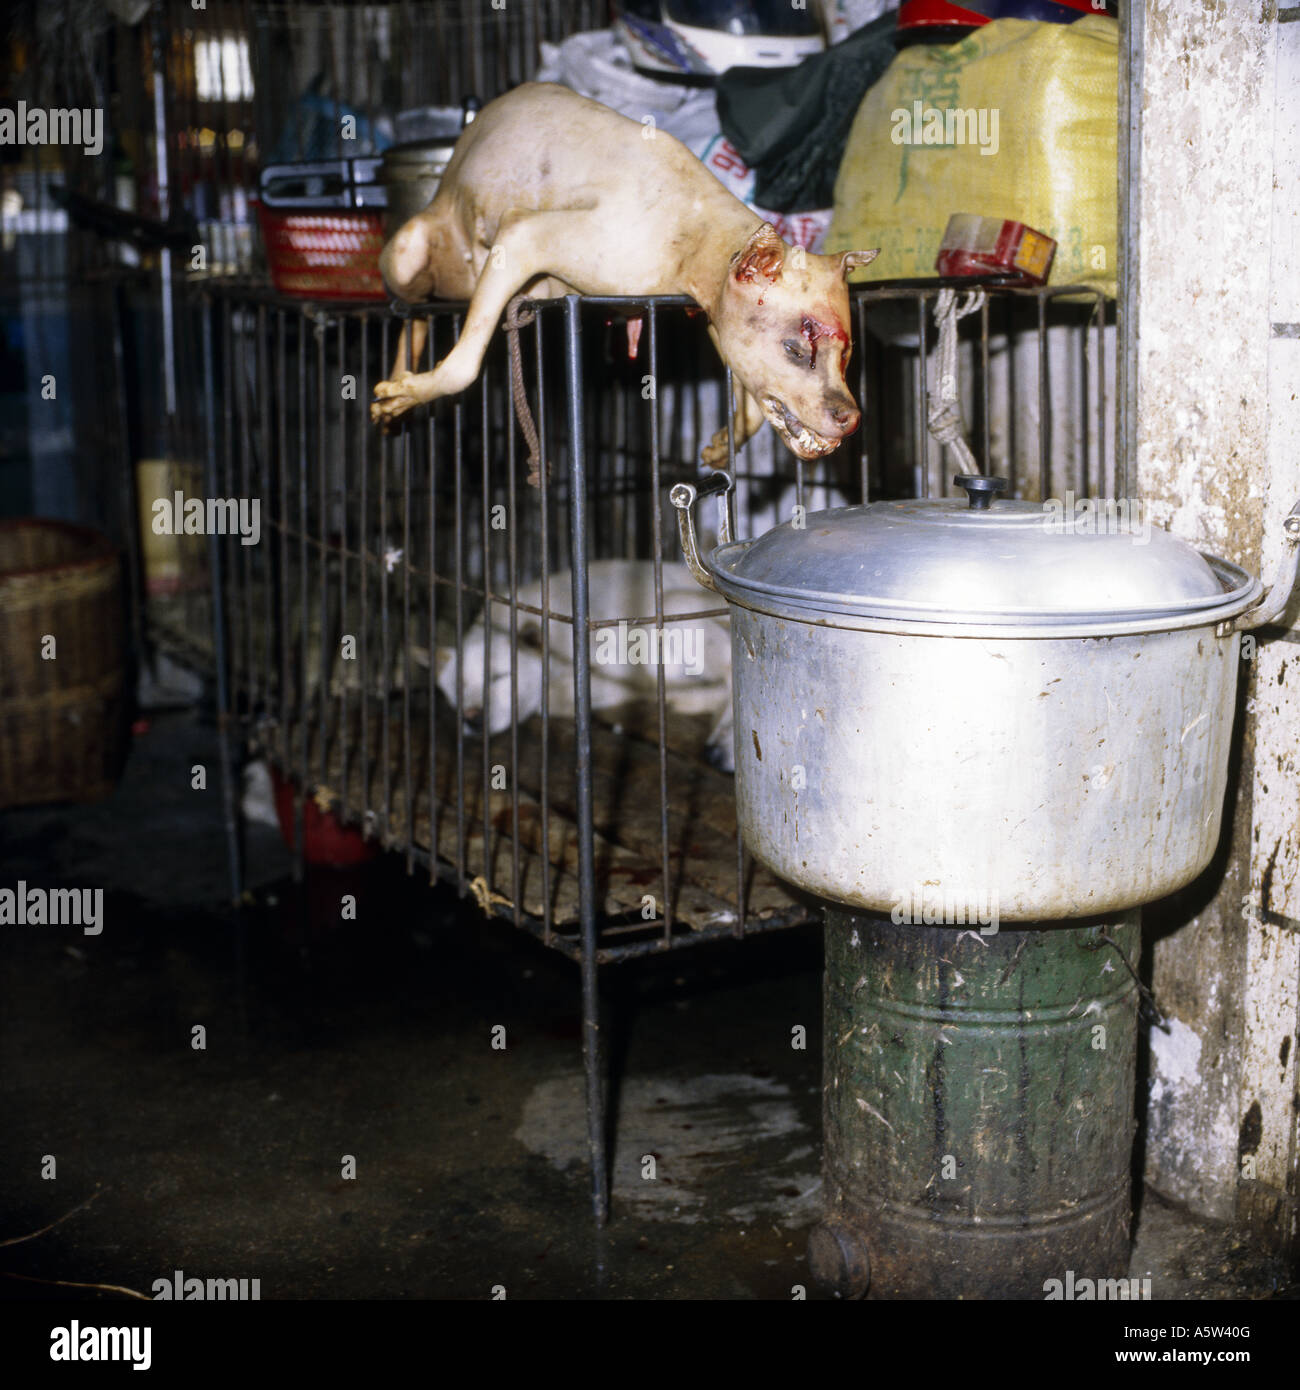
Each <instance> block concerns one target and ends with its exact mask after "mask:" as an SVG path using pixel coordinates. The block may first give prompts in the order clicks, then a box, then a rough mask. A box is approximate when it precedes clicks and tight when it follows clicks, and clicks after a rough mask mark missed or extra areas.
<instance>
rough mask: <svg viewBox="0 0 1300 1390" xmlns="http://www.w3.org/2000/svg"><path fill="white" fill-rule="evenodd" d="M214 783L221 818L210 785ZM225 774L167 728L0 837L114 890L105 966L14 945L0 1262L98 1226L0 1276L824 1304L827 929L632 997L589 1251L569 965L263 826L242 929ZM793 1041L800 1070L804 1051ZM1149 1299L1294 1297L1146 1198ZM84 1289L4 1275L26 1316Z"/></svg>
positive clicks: (166, 724)
mask: <svg viewBox="0 0 1300 1390" xmlns="http://www.w3.org/2000/svg"><path fill="white" fill-rule="evenodd" d="M199 762H201V763H205V764H206V765H207V767H208V768H209V772H210V776H209V789H208V790H207V791H205V792H196V791H193V790H191V788H190V775H189V769H190V767H191V766H192V764H194V763H199ZM216 765H217V760H216V740H215V735H214V733H213V730H212V728H211V727H210V726H208V725H205V724H204V723H203V722H202V721H200V720H199V719H198V718H197V717H196V716H195V715H194V714H192V713H174V714H169V715H160V716H156V717H155V718H154V719H153V721H152V725H151V728H150V729H149V731H148V732H146V733H144V734H142V735H140V736H139V737H137V739H136V740H135V746H134V749H133V754H132V757H131V760H130V762H129V764H128V767H127V771H126V775H125V777H124V779H123V782H122V785H121V786H120V788H119V789H118V791H117V793H116V794H115V796H114V797H113V798H112V799H111V800H110V801H108V802H105V803H102V804H100V805H98V806H92V807H79V808H55V809H33V810H27V811H22V812H10V813H7V814H4V815H0V885H5V886H9V885H12V884H13V883H14V882H15V881H16V880H17V879H19V878H23V879H26V880H27V882H28V883H29V885H39V886H43V887H55V886H76V887H94V886H102V887H103V888H104V889H105V912H104V920H105V929H104V931H103V933H102V935H100V936H98V937H86V936H83V935H81V934H80V933H79V932H78V931H77V930H76V929H75V928H52V927H30V926H29V927H9V928H6V929H5V931H4V933H3V936H2V937H0V1001H2V1007H3V1013H2V1015H0V1105H2V1106H3V1111H4V1113H5V1115H6V1117H7V1123H6V1126H5V1132H4V1137H3V1141H0V1143H2V1148H3V1162H2V1163H0V1240H4V1239H6V1238H10V1237H14V1236H19V1235H24V1234H26V1233H28V1232H31V1231H36V1230H38V1229H39V1228H41V1227H44V1226H46V1225H47V1224H48V1223H50V1222H51V1221H54V1220H55V1219H56V1218H57V1217H60V1216H61V1215H63V1214H64V1213H66V1212H69V1211H71V1210H73V1209H74V1208H77V1207H78V1205H79V1204H81V1203H83V1202H85V1201H86V1200H87V1198H93V1200H92V1201H91V1204H90V1205H89V1206H88V1207H85V1208H84V1209H82V1210H80V1211H78V1212H77V1213H76V1214H75V1215H73V1216H72V1217H71V1218H70V1219H69V1220H67V1221H65V1222H63V1223H62V1224H60V1225H58V1226H57V1227H55V1228H54V1229H53V1230H51V1231H49V1232H47V1233H46V1234H44V1235H42V1236H40V1237H39V1238H37V1239H35V1240H31V1241H27V1242H25V1243H23V1244H21V1245H14V1246H10V1247H8V1248H5V1249H3V1250H2V1251H0V1274H5V1275H23V1276H27V1278H28V1279H41V1280H61V1281H77V1282H100V1283H110V1284H114V1285H122V1286H126V1287H128V1288H134V1289H137V1290H140V1291H142V1292H148V1291H149V1290H150V1288H151V1286H152V1284H153V1281H154V1280H156V1279H159V1278H170V1277H171V1275H172V1273H173V1271H175V1270H178V1269H179V1270H184V1271H185V1272H186V1274H187V1275H199V1276H202V1277H214V1278H239V1277H245V1278H258V1279H260V1280H261V1296H262V1298H264V1299H273V1298H291V1299H315V1298H448V1297H452V1298H464V1297H471V1298H472V1297H489V1296H491V1291H492V1289H493V1287H494V1286H496V1285H503V1286H504V1287H505V1289H506V1291H507V1295H508V1296H509V1297H511V1298H517V1297H538V1298H570V1299H571V1298H664V1299H719V1298H738V1299H756V1298H779V1299H789V1298H790V1296H791V1292H790V1291H791V1287H792V1286H793V1285H796V1284H806V1283H807V1269H806V1264H805V1260H804V1232H805V1229H806V1227H807V1225H808V1224H809V1223H810V1222H811V1221H812V1220H813V1219H814V1216H815V1213H816V1211H817V1208H818V1201H819V1190H820V1180H819V1176H818V1170H819V1161H820V1160H819V1104H818V1090H819V1086H818V1081H819V1074H820V1067H821V1058H820V1044H819V1036H818V1035H819V1024H820V1012H821V1005H820V970H821V952H820V942H819V938H818V933H817V932H816V931H815V930H806V931H795V932H789V933H778V934H776V935H774V936H772V937H768V938H759V939H755V940H752V941H749V942H747V943H744V944H742V945H739V946H736V945H732V944H727V945H722V946H716V947H708V948H701V949H698V950H689V951H685V952H679V953H676V954H675V955H673V956H671V957H668V958H663V959H658V960H653V961H645V962H641V963H636V964H633V965H628V966H622V967H615V968H613V969H611V970H609V971H607V972H606V974H605V976H604V987H605V989H606V1000H607V1005H608V1007H607V1017H606V1030H605V1031H606V1041H607V1044H608V1046H609V1047H610V1049H611V1052H612V1054H613V1056H614V1060H615V1067H614V1075H615V1077H616V1078H617V1080H616V1083H615V1084H616V1108H617V1143H616V1146H615V1157H614V1164H613V1170H614V1171H613V1201H614V1212H613V1219H612V1221H611V1224H610V1225H609V1226H608V1227H607V1228H606V1229H605V1231H603V1232H600V1233H597V1232H596V1231H595V1230H594V1228H593V1224H592V1220H591V1213H590V1206H589V1188H588V1179H587V1175H586V1170H585V1166H584V1147H585V1145H584V1133H585V1130H584V1120H583V1106H582V1073H581V1066H580V1057H579V1041H578V1039H579V1010H578V978H577V972H576V969H575V968H574V967H573V966H571V965H570V964H569V963H568V962H566V961H565V960H563V959H562V958H561V957H560V956H559V955H558V954H557V953H555V952H551V951H548V950H546V949H545V948H543V947H541V946H540V945H539V944H537V943H536V942H534V941H533V940H532V939H531V938H530V937H528V936H526V935H524V934H523V933H520V932H517V931H515V930H513V929H512V928H510V927H508V926H505V925H503V924H499V923H496V922H488V921H485V920H484V919H483V918H482V916H481V915H480V914H479V913H478V912H477V910H476V909H474V908H472V907H470V908H468V909H467V908H465V907H464V906H463V905H461V904H459V903H458V902H457V901H456V899H455V897H454V895H453V894H451V893H449V892H448V891H446V890H432V891H431V890H430V889H429V887H428V885H427V884H425V883H423V882H421V881H420V880H419V879H409V878H407V876H406V875H405V873H404V871H403V869H402V866H401V864H400V861H395V860H391V859H390V860H385V861H384V862H383V863H382V864H381V865H380V866H379V867H378V868H377V869H375V870H371V871H367V872H366V873H364V874H362V875H360V876H358V875H352V876H346V875H335V874H330V873H318V874H315V875H313V876H312V877H311V880H310V882H309V883H308V885H307V887H306V888H305V889H303V888H301V887H296V886H294V885H293V884H292V882H291V881H290V880H289V878H288V877H287V873H288V868H289V861H288V857H287V854H286V853H285V851H284V849H283V846H282V845H281V843H280V841H279V838H278V836H277V834H276V832H274V831H273V830H270V829H268V828H265V827H258V826H252V827H250V833H249V842H248V848H249V869H250V874H249V876H250V881H252V882H253V883H255V884H256V885H257V888H256V891H255V893H254V895H253V897H254V902H253V903H252V905H250V907H249V908H248V909H247V910H246V911H245V912H244V913H242V914H239V915H238V916H237V917H236V916H235V915H234V914H232V913H230V912H228V911H227V910H225V909H223V908H222V906H221V903H222V899H223V897H224V895H225V884H226V869H225V859H224V849H223V842H222V837H221V830H220V793H219V790H218V789H217V777H216V775H215V769H216ZM345 892H357V893H358V894H359V911H358V920H357V921H356V922H342V921H338V920H337V903H338V901H339V898H340V896H341V894H342V893H345ZM800 1023H801V1024H804V1025H805V1026H806V1028H807V1032H808V1038H809V1048H808V1050H807V1051H806V1052H797V1051H794V1050H792V1048H791V1046H790V1038H791V1028H792V1027H793V1025H795V1024H800ZM196 1024H202V1025H203V1026H204V1027H205V1028H206V1030H207V1046H206V1049H205V1050H202V1051H197V1050H195V1049H194V1048H193V1047H192V1046H191V1029H192V1028H193V1027H194V1026H195V1025H196ZM497 1025H502V1026H504V1028H505V1037H506V1044H507V1045H506V1047H505V1049H504V1050H496V1049H494V1048H493V1047H492V1045H491V1037H492V1030H493V1028H494V1027H496V1026H497ZM47 1154H49V1155H54V1157H55V1159H56V1160H57V1179H56V1180H55V1181H49V1180H47V1179H44V1178H43V1177H42V1175H41V1164H42V1161H43V1156H44V1155H47ZM346 1155H352V1156H353V1157H354V1158H355V1171H356V1176H355V1179H348V1178H344V1177H343V1176H342V1164H343V1162H344V1158H345V1156H346ZM646 1155H653V1156H654V1160H655V1170H656V1172H655V1177H654V1179H653V1180H650V1179H648V1178H647V1177H645V1176H644V1175H643V1165H644V1162H645V1156H646ZM1132 1273H1133V1274H1134V1275H1138V1276H1142V1277H1146V1276H1148V1275H1149V1276H1150V1277H1151V1278H1152V1280H1153V1290H1154V1294H1155V1296H1156V1297H1157V1298H1161V1297H1163V1298H1191V1299H1213V1298H1224V1297H1253V1298H1267V1297H1277V1296H1283V1297H1287V1296H1292V1297H1294V1296H1295V1295H1296V1292H1297V1290H1296V1288H1295V1286H1294V1285H1293V1284H1289V1283H1288V1281H1287V1278H1286V1277H1285V1273H1284V1271H1283V1270H1282V1269H1281V1268H1280V1267H1278V1266H1277V1265H1276V1264H1274V1263H1273V1262H1271V1261H1269V1260H1268V1259H1267V1258H1264V1257H1262V1256H1260V1255H1258V1254H1257V1253H1255V1252H1252V1251H1251V1250H1249V1249H1247V1248H1244V1247H1239V1246H1238V1245H1237V1244H1236V1242H1235V1241H1234V1240H1233V1237H1232V1235H1231V1233H1230V1232H1228V1231H1226V1230H1222V1229H1219V1228H1215V1227H1212V1226H1207V1225H1205V1224H1202V1223H1199V1222H1195V1221H1192V1220H1190V1219H1189V1218H1187V1217H1186V1216H1185V1215H1183V1214H1180V1213H1179V1212H1176V1211H1174V1210H1173V1209H1172V1208H1170V1207H1168V1206H1166V1205H1165V1204H1164V1203H1162V1202H1161V1201H1160V1200H1159V1198H1158V1197H1156V1196H1154V1195H1153V1194H1147V1195H1146V1198H1145V1200H1144V1201H1143V1202H1142V1204H1141V1211H1140V1219H1139V1224H1138V1232H1137V1242H1136V1247H1135V1251H1134V1260H1133V1267H1132ZM58 1292H60V1290H59V1289H58V1288H52V1287H51V1286H48V1285H41V1284H35V1283H29V1282H24V1281H23V1280H18V1279H13V1278H8V1277H0V1297H6V1298H14V1297H17V1298H24V1297H32V1296H39V1297H45V1296H47V1295H49V1294H50V1293H58ZM810 1294H812V1295H813V1296H816V1295H815V1293H814V1291H812V1290H810Z"/></svg>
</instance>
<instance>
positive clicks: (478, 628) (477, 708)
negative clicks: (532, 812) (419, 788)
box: [437, 560, 735, 771]
mask: <svg viewBox="0 0 1300 1390" xmlns="http://www.w3.org/2000/svg"><path fill="white" fill-rule="evenodd" d="M571 584H572V576H571V573H570V571H569V570H559V571H557V572H556V573H554V574H552V575H551V576H550V594H549V605H550V606H549V612H550V613H551V615H552V616H551V618H550V620H549V621H548V622H546V625H545V626H546V629H547V632H546V637H545V639H543V637H542V625H543V620H542V619H541V617H540V616H538V615H537V614H535V613H529V612H527V611H525V610H524V609H519V610H518V611H517V615H516V622H517V632H518V644H517V646H515V647H514V649H513V650H514V671H513V677H514V679H513V681H512V670H511V652H512V647H511V640H510V605H509V604H508V603H503V602H501V601H499V600H493V602H492V605H491V614H490V618H489V617H488V616H487V615H484V614H480V616H479V618H478V620H477V622H475V623H474V625H473V626H472V627H471V628H470V629H469V630H468V631H467V632H466V634H465V638H464V641H463V643H462V647H461V651H462V657H463V659H462V660H460V661H458V660H457V656H456V651H455V649H454V648H439V650H438V652H437V671H438V688H439V690H441V691H442V693H443V694H444V695H445V696H446V697H447V699H448V700H449V701H450V702H451V704H452V705H453V706H457V705H459V707H460V709H461V712H462V714H463V715H464V716H465V718H466V719H467V720H470V721H471V722H474V723H477V722H478V721H479V720H481V719H486V723H487V727H488V731H489V732H490V733H493V734H498V733H501V732H502V731H504V730H505V729H508V728H509V727H510V726H511V723H512V722H513V720H514V716H515V712H516V711H517V717H518V720H519V723H521V724H522V723H523V722H524V721H525V720H526V719H529V718H531V717H532V716H533V715H534V714H538V713H540V711H541V708H542V686H543V682H544V681H545V682H546V686H547V694H548V700H547V705H548V709H549V712H550V714H551V715H554V716H557V717H559V718H569V719H572V718H573V624H572V623H571V622H566V621H564V618H565V617H567V616H569V615H570V613H571V612H572V592H573V591H572V587H571ZM587 585H588V592H589V595H590V600H589V603H590V616H591V618H592V619H593V620H594V621H598V622H609V623H611V624H613V625H612V626H609V627H602V628H598V629H596V630H595V631H594V632H593V633H592V634H591V638H590V644H591V707H592V709H595V710H599V709H610V708H612V707H613V706H616V705H620V704H623V703H624V702H625V701H628V700H643V699H654V698H655V697H656V693H657V691H658V674H657V673H658V670H659V668H660V667H661V666H662V668H663V673H664V692H665V699H666V702H667V705H668V708H669V709H671V710H675V711H677V712H678V713H681V714H708V715H711V716H713V718H714V721H715V722H714V725H713V728H712V731H711V732H710V734H709V741H708V746H709V754H710V759H711V761H713V762H714V763H715V765H716V766H718V767H721V768H724V769H725V770H726V771H732V770H733V769H734V767H735V751H734V748H733V746H732V707H731V633H730V624H729V623H728V620H727V618H726V617H725V616H722V615H719V616H716V617H691V616H690V615H692V614H699V613H703V612H705V611H707V609H708V608H709V606H710V605H709V602H708V598H707V596H705V595H703V594H702V592H701V590H700V587H699V585H698V584H696V582H695V580H694V579H692V578H691V574H690V571H689V570H688V569H687V568H686V566H685V565H684V564H682V563H680V562H679V561H665V562H664V565H663V614H664V618H665V622H664V625H663V627H662V628H659V627H657V626H656V624H655V619H654V612H655V584H654V565H653V563H652V562H651V561H649V560H593V561H592V562H591V564H590V565H589V566H588V570H587ZM518 602H519V603H520V604H526V605H529V606H530V607H533V608H538V609H540V608H541V607H542V586H541V583H540V581H539V582H537V583H533V584H528V585H525V586H524V587H522V588H521V589H520V590H519V591H518ZM719 604H720V601H719ZM485 675H486V678H487V683H488V685H489V689H488V692H487V695H486V697H485V695H484V684H485ZM512 689H513V690H514V691H515V692H516V695H515V702H514V709H512V700H511V692H512Z"/></svg>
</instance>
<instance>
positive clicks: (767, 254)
mask: <svg viewBox="0 0 1300 1390" xmlns="http://www.w3.org/2000/svg"><path fill="white" fill-rule="evenodd" d="M787 249H788V248H787V247H786V244H785V242H784V241H782V240H781V238H780V237H779V236H778V235H777V233H776V228H775V227H774V226H773V225H772V224H771V223H770V222H764V223H763V225H762V226H761V227H760V228H759V229H758V230H757V231H756V232H755V233H754V234H753V236H751V237H750V238H749V240H748V241H747V242H746V243H745V244H744V246H742V247H741V248H740V250H739V251H738V252H737V253H736V255H735V256H734V257H733V258H732V261H731V274H732V277H733V278H734V279H735V280H736V281H737V282H738V283H739V284H742V285H744V284H748V283H750V282H752V281H754V280H758V279H760V278H762V279H764V280H770V281H776V280H778V279H779V278H780V276H781V267H782V266H783V265H784V264H785V253H786V250H787Z"/></svg>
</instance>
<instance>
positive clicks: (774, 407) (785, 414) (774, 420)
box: [759, 396, 843, 459]
mask: <svg viewBox="0 0 1300 1390" xmlns="http://www.w3.org/2000/svg"><path fill="white" fill-rule="evenodd" d="M759 404H760V405H761V406H762V408H763V414H764V415H765V416H766V417H767V419H768V423H769V424H770V425H771V426H772V428H773V429H774V430H775V431H776V432H777V434H779V435H780V436H781V438H782V439H784V440H785V442H786V443H787V444H788V445H789V446H790V448H791V450H792V451H793V452H794V453H796V454H798V455H799V457H800V458H801V459H815V458H821V456H822V455H823V454H829V453H831V452H832V451H833V450H835V449H838V448H839V447H840V445H841V443H843V440H842V439H839V438H835V439H830V438H828V437H827V436H826V435H824V434H818V433H817V431H816V430H810V429H809V428H808V426H807V425H805V424H804V423H803V421H802V420H800V419H799V417H798V416H797V415H794V414H792V413H791V412H790V410H789V409H788V407H787V406H786V405H785V404H784V403H783V402H781V401H779V400H777V398H776V397H775V396H763V397H761V398H760V400H759Z"/></svg>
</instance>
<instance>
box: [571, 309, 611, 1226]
mask: <svg viewBox="0 0 1300 1390" xmlns="http://www.w3.org/2000/svg"><path fill="white" fill-rule="evenodd" d="M579 303H580V301H579V299H578V296H577V295H576V294H569V295H565V297H564V350H565V352H564V355H565V366H566V369H567V373H568V388H569V391H568V396H569V534H570V550H571V555H572V560H573V569H572V573H573V711H574V724H575V726H576V727H575V733H576V740H575V741H576V756H577V767H576V768H575V770H574V771H575V781H576V784H577V797H576V801H577V813H578V825H577V830H578V918H579V922H580V924H581V927H582V1061H583V1067H584V1069H585V1071H586V1077H587V1146H588V1152H589V1155H590V1160H591V1205H592V1210H593V1212H594V1213H595V1217H596V1224H597V1225H598V1226H603V1225H604V1224H605V1220H606V1217H607V1216H608V1214H609V1185H608V1179H607V1174H606V1170H605V1105H604V1097H603V1094H602V1091H601V1080H602V1076H601V1064H600V994H599V988H598V971H597V965H596V861H595V850H594V847H593V844H592V838H593V835H594V833H595V828H594V822H593V816H592V804H591V774H592V767H591V643H590V639H589V637H588V626H587V622H588V615H589V609H588V603H587V486H586V477H585V475H584V473H583V466H584V463H585V459H584V452H585V450H584V443H583V423H582V414H583V391H582V321H581V319H580V317H579V312H578V306H579Z"/></svg>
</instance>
